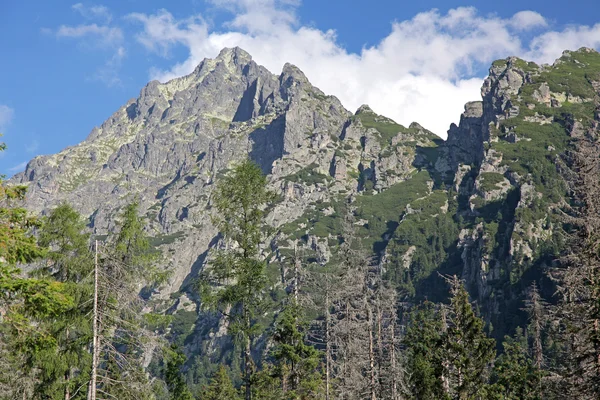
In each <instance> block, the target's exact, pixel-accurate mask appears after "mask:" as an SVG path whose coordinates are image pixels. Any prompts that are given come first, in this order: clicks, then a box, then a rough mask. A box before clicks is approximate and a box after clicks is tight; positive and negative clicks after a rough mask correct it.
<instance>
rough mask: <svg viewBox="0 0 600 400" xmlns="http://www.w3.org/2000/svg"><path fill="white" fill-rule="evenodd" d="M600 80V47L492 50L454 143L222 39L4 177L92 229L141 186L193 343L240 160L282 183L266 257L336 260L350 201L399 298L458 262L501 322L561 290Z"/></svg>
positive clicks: (163, 298)
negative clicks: (570, 172) (186, 68)
mask: <svg viewBox="0 0 600 400" xmlns="http://www.w3.org/2000/svg"><path fill="white" fill-rule="evenodd" d="M599 91H600V54H599V53H597V52H596V51H594V50H590V49H586V48H582V49H580V50H578V51H573V52H569V51H566V52H564V53H563V55H562V57H561V58H559V59H558V60H557V61H556V62H555V63H554V64H553V65H542V66H539V65H536V64H534V63H531V62H526V61H524V60H521V59H518V58H514V57H510V58H507V59H505V60H498V61H496V62H494V63H493V65H492V66H491V68H490V70H489V76H488V77H487V78H486V80H485V81H484V83H483V87H482V89H481V96H482V100H481V101H475V102H470V103H467V104H466V105H465V112H464V113H463V114H462V116H461V119H460V123H459V125H458V126H456V125H454V124H453V125H452V126H451V127H450V129H449V130H448V138H447V140H446V141H444V140H442V139H440V138H439V137H437V136H436V135H434V134H433V133H431V132H429V131H427V130H426V129H424V128H423V127H422V126H421V125H419V124H417V123H412V124H411V125H410V126H409V127H404V126H402V125H400V124H397V123H396V122H394V121H393V120H391V119H389V118H386V117H383V116H380V115H377V114H376V113H375V112H373V111H372V110H371V109H370V108H369V107H368V106H366V105H365V106H362V107H360V108H359V109H358V110H357V111H356V112H355V113H352V112H350V111H348V110H346V109H345V108H344V107H343V106H342V104H341V103H340V102H339V100H338V99H337V98H335V97H334V96H328V95H326V94H324V93H323V92H322V91H320V90H319V89H318V88H316V87H314V86H313V85H311V83H310V82H309V81H308V79H307V78H306V77H305V76H304V74H303V73H302V72H301V71H300V70H299V69H298V68H297V67H295V66H293V65H290V64H286V65H285V66H284V67H283V71H282V72H281V74H280V75H274V74H272V73H271V72H269V71H268V70H266V69H265V68H264V67H262V66H260V65H258V64H256V63H255V62H254V61H253V60H252V58H251V56H250V55H249V54H248V53H246V52H245V51H243V50H242V49H240V48H234V49H224V50H223V51H221V53H220V54H219V55H218V57H216V58H215V59H205V60H203V61H202V63H200V65H199V66H198V67H197V68H196V69H195V70H194V71H193V72H192V73H191V74H190V75H187V76H184V77H181V78H177V79H174V80H171V81H169V82H167V83H164V84H162V83H159V82H157V81H152V82H150V83H149V84H148V85H146V87H144V88H143V89H142V91H141V92H140V95H139V97H138V98H137V99H133V100H130V101H129V102H127V104H125V105H124V106H123V107H121V108H120V109H119V110H118V111H117V112H115V113H114V114H113V115H112V116H111V117H110V118H108V120H107V121H106V122H104V123H103V124H102V125H101V126H100V127H97V128H94V129H93V130H92V132H91V133H90V135H89V136H88V138H87V139H86V140H84V141H83V142H82V143H80V144H79V145H76V146H73V147H70V148H67V149H65V150H63V151H62V152H60V153H58V154H55V155H51V156H40V157H36V158H35V159H33V160H32V161H30V162H29V164H28V165H27V168H26V170H25V171H24V172H23V173H20V174H18V175H16V176H15V177H13V178H12V182H15V183H21V184H26V185H28V187H29V190H28V194H27V200H26V206H27V207H28V208H29V209H31V210H33V211H35V212H39V213H44V212H46V211H47V210H49V209H50V208H51V207H53V206H54V205H56V204H57V203H59V202H60V201H67V202H69V203H71V204H73V205H74V206H75V207H76V208H77V209H78V210H79V211H80V212H81V213H82V214H83V215H85V216H89V226H90V228H91V229H92V230H93V232H94V235H96V237H98V238H102V237H103V235H106V233H107V232H108V231H110V230H111V229H113V228H114V217H115V216H116V215H117V213H118V212H119V210H120V209H121V208H122V207H123V206H124V205H125V204H127V203H128V202H130V201H131V200H133V199H134V198H137V199H138V200H139V202H140V205H141V209H142V210H143V211H144V213H145V215H146V217H147V231H148V233H149V234H150V235H151V236H152V237H153V244H154V245H156V246H158V247H159V248H160V249H161V250H162V251H163V254H164V255H165V260H166V261H165V263H166V265H165V267H169V268H172V269H173V270H174V275H173V277H172V279H171V280H170V282H169V283H168V285H167V286H166V287H164V288H162V289H161V291H160V292H159V293H156V294H154V295H153V299H152V301H153V303H152V304H153V307H154V308H155V309H157V310H165V311H166V310H168V312H169V313H176V312H177V310H184V311H185V312H187V313H188V314H186V315H187V316H188V317H187V318H188V322H187V323H188V324H191V325H190V328H191V326H192V325H194V324H195V326H196V330H195V331H193V330H191V331H190V332H191V333H188V334H187V335H188V336H189V337H190V339H189V341H186V343H192V342H193V343H195V346H200V345H201V344H200V342H202V340H203V339H201V338H205V339H206V338H208V337H211V335H212V334H209V333H207V332H208V331H210V332H213V333H217V334H218V335H222V333H223V332H222V330H221V331H219V329H218V328H217V327H216V325H215V326H213V325H211V326H209V325H208V322H206V321H205V320H203V318H204V317H203V314H201V313H198V312H196V309H197V301H198V300H197V297H196V296H195V295H194V293H193V292H194V291H193V290H192V289H191V283H193V281H194V278H195V277H196V276H197V274H198V272H199V271H200V270H201V269H202V268H203V265H204V264H205V263H206V261H207V256H208V255H209V250H210V249H211V248H214V247H215V246H217V245H218V243H219V236H218V232H217V231H216V229H215V228H214V226H213V225H212V224H211V222H210V221H211V220H210V215H211V212H212V211H211V208H210V201H211V200H210V199H211V192H212V190H213V188H214V186H215V183H216V182H218V180H219V178H220V177H221V176H223V174H225V173H226V172H227V171H228V169H229V168H230V167H231V166H232V164H234V163H235V162H236V161H239V160H242V159H244V158H246V157H249V158H250V159H252V160H254V161H255V162H256V163H257V164H258V165H260V167H261V168H262V170H263V171H264V172H265V173H266V174H268V178H269V185H270V187H271V188H272V189H274V190H275V191H276V192H277V193H278V194H279V195H280V198H279V200H278V201H277V202H276V204H275V205H274V206H273V208H272V210H271V211H270V213H269V218H268V221H269V223H270V224H271V225H272V226H273V227H274V228H275V231H276V234H275V235H274V236H273V239H272V241H271V243H265V245H264V255H265V257H269V259H270V260H273V261H278V262H279V261H281V262H284V263H285V262H286V260H289V257H290V255H291V253H292V251H293V247H294V243H295V242H298V243H300V244H303V245H304V246H305V247H306V248H309V249H311V251H312V252H313V253H314V254H315V256H314V260H315V261H316V262H318V263H320V264H322V265H325V264H327V263H329V262H333V260H334V258H335V249H336V247H337V246H338V244H339V241H338V236H339V234H340V233H341V229H342V228H341V220H342V218H343V213H344V208H345V205H346V204H347V203H350V204H351V208H352V209H353V210H354V214H355V217H356V225H357V229H358V233H359V236H360V237H361V239H362V242H363V245H364V246H365V248H367V249H368V250H369V251H370V252H371V253H372V255H373V262H374V263H378V264H379V265H380V266H382V269H383V270H384V271H385V274H386V277H387V278H388V279H390V280H392V281H394V282H395V283H396V284H397V285H398V287H399V288H400V289H401V290H402V293H403V294H404V296H405V299H406V300H407V301H417V300H418V299H422V298H429V299H443V298H445V296H446V295H447V288H446V287H445V284H444V282H443V279H441V278H440V274H446V273H456V274H458V275H459V276H461V277H462V278H463V279H465V281H466V283H467V286H468V288H469V291H470V293H471V295H472V297H473V299H475V300H476V301H477V303H478V305H479V308H480V310H481V312H482V314H483V315H484V316H485V317H486V319H487V320H488V321H490V322H491V323H492V325H493V326H494V334H495V335H497V336H498V337H501V335H503V334H504V333H506V332H508V331H511V330H512V329H513V328H514V327H515V326H516V323H517V322H518V321H519V319H523V318H524V315H522V313H521V312H520V311H519V310H520V307H522V303H521V300H522V298H523V293H524V288H526V287H527V286H528V285H529V284H530V283H531V282H532V281H537V282H538V284H539V285H540V286H541V289H542V292H544V291H545V292H551V291H552V290H553V288H552V284H551V283H550V282H549V281H547V280H546V279H545V278H544V276H543V271H544V268H545V267H546V266H548V265H550V264H551V263H552V262H553V260H554V259H555V258H556V256H557V254H558V253H559V252H560V250H561V246H563V244H562V242H561V239H560V236H561V235H560V223H559V221H558V219H557V218H558V217H557V213H558V208H559V206H560V204H562V203H563V202H565V201H568V195H569V192H568V190H567V187H566V185H565V184H564V179H563V177H562V176H561V173H560V163H561V159H562V156H563V155H564V154H565V152H566V151H567V150H568V149H569V146H570V141H571V140H572V138H574V137H577V136H578V135H583V134H585V133H586V132H588V131H597V130H598V124H599V121H600V106H599V104H600V101H599V98H598V94H599ZM431 114H432V118H434V117H435V110H432V113H431ZM423 122H424V124H425V125H426V122H427V121H423ZM438 272H439V274H438ZM182 315H183V314H182ZM190 320H191V321H190ZM201 331H202V333H200V332H201Z"/></svg>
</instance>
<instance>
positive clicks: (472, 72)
mask: <svg viewBox="0 0 600 400" xmlns="http://www.w3.org/2000/svg"><path fill="white" fill-rule="evenodd" d="M555 4H560V5H555ZM599 22H600V5H599V4H598V2H597V1H591V0H589V1H577V0H572V1H569V2H560V3H559V2H549V1H547V0H546V1H538V0H535V1H513V0H507V1H503V2H490V1H473V2H470V3H462V2H456V1H440V0H438V1H432V0H422V1H419V2H417V1H412V2H403V1H391V0H390V1H388V0H381V1H376V0H375V1H369V2H367V1H348V0H345V1H342V0H326V1H323V0H303V1H299V0H188V1H186V0H178V1H170V2H165V1H162V2H161V1H155V0H143V1H142V0H121V1H104V2H100V1H97V2H96V1H94V2H81V3H79V2H78V1H77V0H71V1H64V0H53V1H51V2H50V1H42V0H37V1H34V0H2V1H0V49H1V50H2V62H0V132H2V133H4V138H3V140H4V141H5V142H6V143H7V144H8V146H9V149H8V151H7V152H5V153H4V154H2V155H0V173H4V174H7V175H12V174H13V173H15V172H17V171H19V170H21V169H23V168H24V163H25V162H27V161H28V160H30V159H31V158H33V157H34V156H36V155H39V154H50V153H56V152H58V151H60V150H62V149H63V148H65V147H67V146H70V145H74V144H77V143H79V142H80V141H82V140H83V139H85V138H86V137H87V135H88V133H89V132H90V131H91V129H92V128H93V127H94V126H96V125H99V124H101V123H102V122H103V121H104V120H105V119H107V118H108V117H109V116H110V115H111V114H112V113H113V112H114V111H116V110H117V109H118V108H119V107H120V106H121V105H122V104H123V103H125V102H126V101H127V100H128V99H130V98H133V97H136V96H137V95H138V94H139V91H140V89H141V88H142V87H143V86H144V85H145V84H146V83H147V82H148V81H149V80H150V79H159V80H163V81H164V80H167V79H170V78H173V77H177V76H181V75H183V74H186V73H189V72H191V70H192V69H193V67H195V65H197V63H198V62H199V61H201V60H202V58H204V57H214V56H215V55H216V54H217V53H218V51H219V50H220V49H221V48H222V47H225V46H227V47H232V46H236V45H239V46H241V47H242V48H245V49H246V50H248V51H249V52H250V53H251V54H252V55H253V57H254V58H255V60H256V61H257V62H259V63H260V64H263V65H265V66H266V67H267V68H269V69H270V70H271V71H272V72H274V73H279V72H280V70H281V67H282V66H283V64H284V63H285V62H286V61H289V62H292V63H294V64H296V65H298V66H299V67H300V68H301V69H302V70H303V71H304V72H305V73H306V74H307V76H308V78H309V79H310V80H311V81H312V82H313V83H314V84H315V85H316V86H318V87H320V88H321V89H322V90H324V91H325V92H326V93H328V94H334V95H336V96H338V97H339V98H340V100H341V101H342V102H343V104H344V105H345V106H346V107H347V108H349V109H350V110H355V109H356V108H357V107H358V106H360V104H363V103H368V104H370V105H371V107H372V108H373V109H374V110H375V111H377V112H380V113H382V114H385V115H387V116H389V117H392V118H394V119H396V120H397V121H399V122H401V123H403V124H408V123H410V122H411V121H418V122H419V123H421V124H422V125H424V126H425V127H427V128H429V129H432V130H434V131H435V132H436V133H438V134H439V135H441V136H444V135H445V131H446V129H447V127H448V125H449V124H450V123H451V122H457V121H458V118H459V116H460V112H461V111H462V107H463V104H464V102H466V101H468V100H477V99H478V98H479V88H480V86H481V82H482V79H483V78H484V77H485V75H486V72H487V68H488V66H489V64H490V63H491V62H492V61H493V60H494V59H497V58H504V57H507V56H509V55H517V56H520V57H523V58H526V59H529V60H534V61H536V62H552V61H553V60H554V59H555V58H557V57H559V56H560V53H561V51H562V50H564V49H576V48H579V47H581V46H587V47H594V48H600V24H599Z"/></svg>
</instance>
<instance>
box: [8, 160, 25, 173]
mask: <svg viewBox="0 0 600 400" xmlns="http://www.w3.org/2000/svg"><path fill="white" fill-rule="evenodd" d="M26 166H27V161H23V162H22V163H20V164H18V165H15V166H14V167H11V168H9V169H8V170H9V172H12V173H15V172H21V171H24V170H25V167H26Z"/></svg>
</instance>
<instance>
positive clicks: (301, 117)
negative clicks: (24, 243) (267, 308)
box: [12, 48, 434, 297]
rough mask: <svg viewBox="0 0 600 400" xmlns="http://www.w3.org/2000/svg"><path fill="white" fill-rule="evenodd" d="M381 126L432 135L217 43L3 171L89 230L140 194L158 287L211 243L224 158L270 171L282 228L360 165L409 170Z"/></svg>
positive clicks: (377, 177) (384, 179)
mask: <svg viewBox="0 0 600 400" xmlns="http://www.w3.org/2000/svg"><path fill="white" fill-rule="evenodd" d="M365 116H366V117H365ZM363 118H366V119H368V122H367V123H365V124H363V123H361V120H362V119H363ZM378 118H380V119H381V121H375V120H376V119H378ZM369 124H370V125H369ZM380 127H384V128H386V129H388V130H389V129H391V130H392V131H394V132H392V135H391V134H389V133H387V135H388V136H390V137H391V136H393V134H395V133H400V132H403V135H404V136H403V137H402V139H403V140H406V141H411V140H413V139H414V138H417V141H420V143H421V142H422V144H425V145H434V144H433V143H432V142H431V138H433V137H434V135H432V134H431V133H429V132H427V131H425V130H424V129H423V128H419V129H408V128H404V127H402V126H400V125H397V124H395V123H394V122H393V121H391V120H389V119H387V118H383V117H379V116H377V115H376V114H375V113H373V111H371V110H370V109H369V108H368V107H363V108H361V109H360V110H359V111H358V113H357V115H352V113H350V112H349V111H347V110H346V109H344V107H343V106H342V105H341V103H340V102H339V100H338V99H337V98H335V97H333V96H327V95H325V94H324V93H323V92H321V91H320V90H319V89H318V88H316V87H314V86H312V85H311V84H310V82H309V81H308V79H307V78H306V77H305V76H304V74H303V73H302V71H300V70H299V69H298V68H297V67H295V66H293V65H291V64H286V65H285V66H284V67H283V71H282V73H281V74H280V75H279V76H277V75H274V74H272V73H270V72H269V71H267V70H266V69H265V68H264V67H262V66H260V65H258V64H256V63H255V62H254V61H253V60H252V57H251V56H250V55H249V54H248V53H246V52H245V51H244V50H242V49H240V48H233V49H224V50H223V51H221V53H220V54H219V56H218V57H217V58H215V59H205V60H204V61H202V63H201V64H200V65H199V66H198V67H197V68H196V69H195V70H194V72H192V73H191V74H190V75H188V76H184V77H182V78H178V79H174V80H171V81H169V82H167V83H164V84H162V83H159V82H158V81H152V82H150V83H148V85H146V87H144V88H143V89H142V90H141V92H140V96H139V97H138V98H137V99H133V100H130V101H129V102H128V103H127V104H125V105H124V106H123V107H121V108H120V109H119V110H117V112H115V113H114V114H113V115H112V116H111V117H110V118H108V120H107V121H106V122H104V123H103V124H102V125H101V126H100V127H97V128H94V129H93V130H92V132H91V133H90V135H89V136H88V138H87V139H86V140H85V141H83V142H82V143H80V144H79V145H76V146H74V147H70V148H67V149H65V150H63V151H62V152H60V153H58V154H55V155H51V156H40V157H36V158H35V159H33V160H32V161H31V162H29V164H28V165H27V168H26V170H25V171H24V172H23V173H21V174H18V175H16V176H15V177H14V178H13V179H12V181H13V182H17V183H21V184H27V185H28V186H29V190H28V195H27V206H28V207H29V208H30V209H31V210H33V211H34V212H41V213H43V212H46V211H47V210H48V209H50V208H51V207H52V206H53V205H55V204H57V202H59V201H67V202H69V203H71V204H73V205H74V206H75V207H76V208H77V209H78V210H79V211H80V212H81V213H82V214H83V215H84V216H89V218H90V226H91V227H92V229H93V231H94V233H95V234H97V235H103V234H105V233H106V232H107V231H109V230H111V229H113V227H114V217H115V215H117V212H118V210H119V209H120V208H121V207H123V206H124V205H125V204H126V203H128V202H130V201H132V200H133V199H134V198H137V199H139V201H140V203H141V209H142V210H144V212H146V216H147V217H148V220H149V224H148V227H147V229H148V233H149V234H150V235H151V236H153V237H154V238H155V239H156V240H155V242H156V243H157V244H160V245H161V247H162V249H163V251H164V252H165V254H169V257H168V263H169V264H171V265H169V267H171V268H173V269H174V271H175V273H174V277H173V279H172V281H171V282H170V284H169V286H168V287H167V288H165V289H164V291H163V293H162V295H163V296H164V297H166V296H167V295H169V294H170V293H172V292H176V291H178V290H180V289H181V285H182V284H184V283H185V282H186V278H190V277H191V275H190V274H192V275H193V274H194V273H197V271H198V269H199V268H201V265H202V263H203V262H204V259H205V257H206V254H207V251H208V249H209V247H211V246H214V244H215V243H214V242H215V237H216V235H217V232H216V231H215V229H214V228H213V227H212V225H211V224H210V222H209V221H210V218H209V211H207V209H208V204H209V201H210V194H211V191H212V189H213V187H214V184H215V182H216V181H218V179H219V176H220V175H221V174H223V173H225V172H226V171H227V169H228V168H229V167H230V166H231V165H232V163H234V162H236V161H239V160H241V159H243V158H245V157H249V158H251V159H252V160H254V161H255V162H256V163H258V164H259V165H260V167H261V168H262V169H263V171H264V172H265V173H267V174H269V180H270V184H271V185H272V187H273V188H274V189H276V190H277V191H279V192H280V193H282V194H283V195H284V201H283V202H282V203H280V204H278V205H277V207H276V208H275V210H274V211H273V212H272V213H271V215H270V216H269V221H270V222H271V223H272V224H273V225H274V226H280V225H282V224H284V223H286V222H290V221H292V220H294V219H295V218H297V217H299V216H301V215H302V214H303V213H304V212H305V211H306V210H307V208H308V207H309V204H310V203H311V202H315V201H323V200H326V199H330V198H332V197H333V196H336V195H338V194H340V193H343V194H344V195H345V196H347V195H350V194H352V193H357V192H358V191H359V190H362V188H361V187H360V186H361V184H360V182H359V177H360V174H361V172H360V171H361V170H367V171H368V172H367V173H365V176H367V175H368V179H369V180H370V182H372V183H373V184H372V185H370V189H371V190H372V189H373V187H377V189H378V190H381V189H383V188H385V187H387V186H389V185H391V184H393V183H395V182H398V181H400V180H402V179H404V178H405V177H406V176H408V175H410V173H411V171H413V170H414V167H412V165H411V163H412V161H413V159H414V151H413V154H410V153H406V154H404V153H402V152H401V151H400V149H401V148H403V147H402V144H401V143H398V140H396V142H395V143H394V144H393V145H392V144H391V143H387V142H385V140H388V139H385V140H384V141H382V139H381V133H380V132H379V131H378V130H377V128H380ZM388 141H389V140H388ZM392 147H393V149H392V150H389V149H391V148H392ZM412 147H414V145H411V148H412ZM384 149H387V150H389V151H388V153H387V154H384V155H382V154H381V153H382V151H383V150H384Z"/></svg>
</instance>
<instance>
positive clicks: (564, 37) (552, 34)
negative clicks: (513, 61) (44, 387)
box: [524, 23, 600, 63]
mask: <svg viewBox="0 0 600 400" xmlns="http://www.w3.org/2000/svg"><path fill="white" fill-rule="evenodd" d="M580 47H590V48H596V49H597V48H600V23H598V24H596V25H594V26H568V27H567V28H566V29H564V30H562V31H548V32H544V33H542V34H541V35H539V36H537V37H535V38H534V39H533V40H532V41H531V44H530V46H529V51H527V52H526V53H525V55H524V57H526V58H529V59H532V60H535V61H537V62H541V63H551V62H553V61H554V60H555V59H556V58H558V57H559V56H560V54H561V53H562V52H563V51H564V50H577V49H578V48H580Z"/></svg>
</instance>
